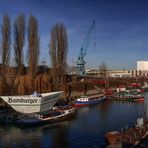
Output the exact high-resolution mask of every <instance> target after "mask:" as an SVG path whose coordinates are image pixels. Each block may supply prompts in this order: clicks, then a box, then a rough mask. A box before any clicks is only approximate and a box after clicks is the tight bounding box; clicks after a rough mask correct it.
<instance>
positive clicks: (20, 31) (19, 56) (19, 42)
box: [13, 14, 25, 75]
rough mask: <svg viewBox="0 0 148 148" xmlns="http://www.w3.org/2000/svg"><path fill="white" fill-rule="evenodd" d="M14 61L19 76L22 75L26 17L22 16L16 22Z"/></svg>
mask: <svg viewBox="0 0 148 148" xmlns="http://www.w3.org/2000/svg"><path fill="white" fill-rule="evenodd" d="M13 35H14V43H13V48H14V60H15V64H16V66H17V68H18V69H17V73H18V75H20V74H22V68H23V65H24V63H23V47H24V42H25V16H24V15H23V14H20V15H19V16H18V17H17V18H16V20H15V22H14V30H13Z"/></svg>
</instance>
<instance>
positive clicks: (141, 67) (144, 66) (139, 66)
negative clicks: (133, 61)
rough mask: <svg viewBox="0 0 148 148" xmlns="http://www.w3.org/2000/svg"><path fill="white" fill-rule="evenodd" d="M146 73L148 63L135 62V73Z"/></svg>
mask: <svg viewBox="0 0 148 148" xmlns="http://www.w3.org/2000/svg"><path fill="white" fill-rule="evenodd" d="M145 70H146V71H148V61H137V71H145Z"/></svg>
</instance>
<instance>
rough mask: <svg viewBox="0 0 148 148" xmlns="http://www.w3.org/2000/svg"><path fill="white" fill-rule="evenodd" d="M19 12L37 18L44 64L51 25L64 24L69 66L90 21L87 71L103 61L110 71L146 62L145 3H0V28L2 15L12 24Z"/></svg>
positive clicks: (113, 0) (147, 21)
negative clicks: (8, 16) (90, 31)
mask: <svg viewBox="0 0 148 148" xmlns="http://www.w3.org/2000/svg"><path fill="white" fill-rule="evenodd" d="M20 12H23V13H24V14H25V16H26V19H27V18H28V16H29V15H30V14H33V15H34V16H36V17H37V18H38V23H39V34H40V38H41V42H40V44H41V57H40V58H41V60H46V61H47V63H50V62H49V61H50V58H49V54H48V53H49V52H48V51H49V49H48V44H49V40H50V29H51V27H52V26H53V25H54V24H56V23H59V22H63V23H64V25H65V26H66V28H67V32H68V44H69V45H68V47H69V52H68V63H69V64H70V65H72V63H73V64H74V63H75V62H74V61H76V59H77V57H78V54H79V51H80V48H81V45H82V43H83V40H84V38H85V36H86V34H87V31H88V29H89V27H90V25H91V24H92V22H93V20H96V29H95V42H96V48H95V47H94V46H93V42H94V41H93V40H91V42H90V46H89V47H88V50H87V55H86V57H85V60H86V63H87V64H86V67H87V68H98V67H99V65H100V64H101V63H102V62H103V61H104V62H106V63H107V65H108V67H109V68H110V69H123V68H124V69H135V68H136V61H137V60H148V1H147V0H0V25H1V24H2V16H3V14H4V13H8V14H9V15H10V17H11V22H12V24H13V22H14V19H15V18H16V16H17V15H18V14H19V13H20ZM92 38H93V37H92ZM25 48H27V43H26V47H25Z"/></svg>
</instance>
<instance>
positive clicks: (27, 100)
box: [8, 98, 37, 104]
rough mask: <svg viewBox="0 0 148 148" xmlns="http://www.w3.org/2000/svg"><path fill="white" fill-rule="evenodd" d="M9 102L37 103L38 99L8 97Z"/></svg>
mask: <svg viewBox="0 0 148 148" xmlns="http://www.w3.org/2000/svg"><path fill="white" fill-rule="evenodd" d="M8 99H9V100H8V103H29V104H32V103H37V99H23V98H21V99H12V98H8Z"/></svg>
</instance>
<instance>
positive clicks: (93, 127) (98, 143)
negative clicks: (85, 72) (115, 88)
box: [0, 101, 144, 148]
mask: <svg viewBox="0 0 148 148" xmlns="http://www.w3.org/2000/svg"><path fill="white" fill-rule="evenodd" d="M143 114H144V104H142V103H128V102H123V103H122V102H112V101H106V102H103V103H101V104H98V105H92V106H90V107H83V108H79V110H78V112H77V114H76V116H75V117H74V118H73V119H72V120H69V121H64V122H59V123H55V124H49V125H44V126H39V127H31V128H20V127H17V126H12V125H7V126H4V125H0V146H1V147H25V148H26V147H27V148H31V147H51V148H52V147H55V148H65V147H66V148H67V147H70V148H75V147H97V148H102V147H105V141H104V134H105V133H106V132H107V131H112V130H120V129H121V128H122V127H125V126H126V125H128V126H132V125H133V124H135V122H136V119H137V118H138V117H141V116H143Z"/></svg>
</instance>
